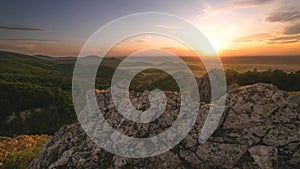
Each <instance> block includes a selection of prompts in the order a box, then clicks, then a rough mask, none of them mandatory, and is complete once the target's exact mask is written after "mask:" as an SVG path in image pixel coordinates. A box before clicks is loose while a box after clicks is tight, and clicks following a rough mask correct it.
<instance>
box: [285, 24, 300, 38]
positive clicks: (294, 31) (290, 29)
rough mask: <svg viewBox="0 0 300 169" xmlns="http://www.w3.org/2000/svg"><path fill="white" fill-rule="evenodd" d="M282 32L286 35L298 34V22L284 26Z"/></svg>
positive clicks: (299, 29) (299, 26) (299, 27)
mask: <svg viewBox="0 0 300 169" xmlns="http://www.w3.org/2000/svg"><path fill="white" fill-rule="evenodd" d="M284 33H285V34H288V35H293V34H300V22H298V23H295V24H293V25H290V26H288V27H286V28H285V29H284Z"/></svg>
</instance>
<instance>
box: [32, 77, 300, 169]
mask: <svg viewBox="0 0 300 169" xmlns="http://www.w3.org/2000/svg"><path fill="white" fill-rule="evenodd" d="M148 94H149V92H148ZM130 95H131V101H132V102H133V105H135V107H136V108H137V109H140V110H145V109H147V108H148V107H149V101H148V100H147V92H144V93H130ZM166 95H167V98H168V102H167V106H166V110H165V112H164V113H163V114H162V115H161V117H160V118H158V119H156V120H155V121H153V122H151V123H147V124H140V123H134V122H132V121H129V120H127V119H124V117H122V115H120V114H119V113H118V112H117V111H116V109H115V107H114V105H113V103H112V100H111V97H110V94H109V92H104V93H98V94H97V98H98V102H99V104H101V105H103V110H104V111H105V114H104V116H105V118H106V119H107V121H108V122H109V124H110V125H111V126H112V127H113V128H115V129H116V130H118V131H120V132H121V133H123V134H126V135H129V136H132V137H150V136H153V135H157V134H159V133H160V132H162V131H164V130H165V129H166V128H168V127H170V126H171V125H172V123H173V122H174V121H175V120H176V117H177V115H178V112H179V108H180V94H179V93H174V92H166ZM220 99H225V96H223V97H222V98H220ZM171 104H172V106H171ZM217 106H218V105H213V104H204V103H202V104H200V110H199V113H198V117H197V120H196V122H195V124H194V126H193V128H192V130H191V131H190V132H189V134H188V135H187V136H186V137H185V139H184V140H182V141H181V142H180V143H179V144H178V145H176V146H175V147H174V148H172V149H170V150H169V151H167V152H165V153H162V154H160V155H157V156H153V157H148V158H125V157H120V156H117V155H114V154H111V153H110V152H107V151H106V150H104V149H102V148H101V147H99V146H97V145H96V144H95V143H94V142H93V141H92V140H91V139H90V138H89V137H87V135H86V134H85V132H84V131H83V129H82V128H81V126H80V124H79V123H76V124H71V125H67V126H64V127H62V128H61V129H60V130H58V131H57V132H56V133H55V135H54V136H53V137H52V138H51V139H50V140H49V141H48V142H47V144H46V145H45V147H44V149H43V150H42V151H41V152H40V154H39V156H38V157H36V158H35V159H34V160H33V161H32V162H31V164H30V165H29V166H28V168H29V169H38V168H53V169H54V168H109V169H118V168H144V169H148V168H149V169H150V168H151V169H153V168H157V169H164V168H166V169H167V168H182V169H185V168H186V169H187V168H201V169H202V168H203V169H209V168H234V169H253V168H261V169H272V168H274V169H276V168H282V169H296V168H298V167H299V166H300V148H299V147H300V113H299V112H297V103H295V102H294V100H293V99H292V98H291V97H289V95H288V94H287V93H286V92H283V91H281V90H279V89H278V88H277V87H275V86H273V85H271V84H263V83H258V84H254V85H250V86H243V87H235V88H233V89H231V90H230V91H229V92H228V93H227V97H226V107H225V111H224V113H223V117H222V120H221V121H220V123H219V124H218V128H217V129H216V130H215V131H214V133H213V135H212V136H211V137H210V138H209V139H208V140H207V141H206V142H203V143H201V142H199V135H200V131H201V128H202V127H203V125H204V121H205V119H206V117H207V114H208V110H209V109H210V108H217Z"/></svg>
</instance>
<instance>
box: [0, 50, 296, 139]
mask: <svg viewBox="0 0 300 169" xmlns="http://www.w3.org/2000/svg"><path fill="white" fill-rule="evenodd" d="M92 59H94V60H97V59H99V58H95V57H92ZM120 62H121V60H119V59H115V58H112V59H103V60H102V62H101V64H103V65H101V67H100V69H99V70H98V72H97V77H96V79H95V87H96V88H97V89H107V88H109V87H110V85H111V78H112V75H113V73H114V70H115V68H116V67H117V66H118V64H119V63H120ZM74 64H75V58H57V59H55V58H51V57H45V56H38V57H36V56H28V55H23V54H18V53H10V52H0V107H1V109H0V135H6V136H16V135H19V134H41V133H45V134H53V133H54V132H55V131H56V130H57V129H58V128H59V127H61V126H62V125H64V124H68V123H72V122H74V121H76V115H75V112H74V108H73V105H72V104H73V103H72V95H71V89H72V75H73V68H74ZM188 64H191V65H189V66H191V67H193V68H195V69H198V67H195V66H196V65H197V64H196V62H193V61H191V62H188ZM80 66H82V68H84V69H85V70H87V71H88V70H89V67H86V65H80ZM121 73H122V76H127V75H128V74H127V73H128V72H127V71H125V70H124V71H121ZM225 73H226V78H227V82H228V84H231V83H237V84H239V85H249V84H254V83H257V82H264V83H272V84H275V85H276V86H278V87H279V88H280V89H282V90H285V91H300V71H298V72H292V73H287V72H284V71H282V70H267V71H257V70H253V71H248V72H244V73H240V72H237V71H235V70H227V71H226V72H225ZM179 75H181V76H184V74H182V73H179ZM153 89H161V90H169V91H179V88H178V85H177V83H176V81H175V80H174V79H173V78H172V77H171V76H170V75H169V74H167V73H166V72H163V71H161V70H158V69H146V70H144V71H141V72H140V73H138V74H137V75H136V76H135V77H134V79H133V80H132V81H131V84H130V90H135V91H144V90H149V91H151V90H153Z"/></svg>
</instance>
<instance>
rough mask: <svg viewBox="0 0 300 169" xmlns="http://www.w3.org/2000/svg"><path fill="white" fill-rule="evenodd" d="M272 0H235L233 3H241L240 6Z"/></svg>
mask: <svg viewBox="0 0 300 169" xmlns="http://www.w3.org/2000/svg"><path fill="white" fill-rule="evenodd" d="M273 1H274V0H235V1H234V4H236V5H242V6H252V5H261V4H266V3H269V2H273Z"/></svg>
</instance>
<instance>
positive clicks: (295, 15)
mask: <svg viewBox="0 0 300 169" xmlns="http://www.w3.org/2000/svg"><path fill="white" fill-rule="evenodd" d="M298 19H300V11H299V10H298V9H295V8H288V9H279V10H277V11H276V12H273V13H271V15H270V16H269V17H267V18H266V21H268V22H287V21H295V20H298Z"/></svg>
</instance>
